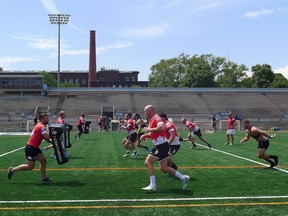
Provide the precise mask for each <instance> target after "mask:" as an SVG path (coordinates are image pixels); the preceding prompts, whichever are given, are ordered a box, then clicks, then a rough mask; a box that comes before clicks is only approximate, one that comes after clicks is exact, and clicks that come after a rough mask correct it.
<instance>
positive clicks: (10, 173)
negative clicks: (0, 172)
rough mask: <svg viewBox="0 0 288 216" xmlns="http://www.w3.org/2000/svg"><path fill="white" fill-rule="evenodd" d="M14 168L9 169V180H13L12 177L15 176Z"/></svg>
mask: <svg viewBox="0 0 288 216" xmlns="http://www.w3.org/2000/svg"><path fill="white" fill-rule="evenodd" d="M12 169H13V167H9V168H8V174H7V177H8V179H9V180H11V178H12V175H13V174H14V172H13V171H12Z"/></svg>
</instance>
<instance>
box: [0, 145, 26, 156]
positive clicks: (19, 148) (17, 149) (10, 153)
mask: <svg viewBox="0 0 288 216" xmlns="http://www.w3.org/2000/svg"><path fill="white" fill-rule="evenodd" d="M24 148H25V146H23V147H21V148H18V149H14V150H13V151H10V152H6V153H4V154H1V155H0V157H3V156H5V155H8V154H11V153H13V152H16V151H19V150H21V149H24Z"/></svg>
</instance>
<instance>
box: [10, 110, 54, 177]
mask: <svg viewBox="0 0 288 216" xmlns="http://www.w3.org/2000/svg"><path fill="white" fill-rule="evenodd" d="M38 118H39V122H38V123H37V124H36V125H35V127H34V129H33V131H32V133H31V136H30V138H29V140H28V142H27V145H26V146H25V154H26V164H21V165H19V166H17V167H14V168H13V167H9V168H8V179H9V180H10V179H11V178H12V175H13V174H14V173H15V172H18V171H27V170H33V169H34V167H35V162H36V160H37V161H39V163H40V172H41V181H44V182H47V181H50V180H51V179H50V178H49V177H47V175H46V163H47V160H46V158H45V156H44V155H43V153H42V151H41V149H40V148H39V146H40V144H41V142H42V140H43V139H45V140H46V141H48V142H51V141H50V135H49V133H48V131H47V128H46V125H47V124H48V123H49V116H48V114H46V113H40V114H39V116H38Z"/></svg>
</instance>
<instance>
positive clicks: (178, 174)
mask: <svg viewBox="0 0 288 216" xmlns="http://www.w3.org/2000/svg"><path fill="white" fill-rule="evenodd" d="M175 176H176V177H177V178H179V179H181V180H184V179H185V175H182V174H181V173H179V172H178V171H176V173H175Z"/></svg>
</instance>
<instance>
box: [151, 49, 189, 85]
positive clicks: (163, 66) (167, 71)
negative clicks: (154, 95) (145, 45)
mask: <svg viewBox="0 0 288 216" xmlns="http://www.w3.org/2000/svg"><path fill="white" fill-rule="evenodd" d="M188 58H189V56H188V55H185V54H181V55H179V56H178V57H177V58H171V59H167V60H164V59H162V60H161V61H160V62H159V63H157V64H155V65H153V66H152V67H151V71H152V73H151V74H150V75H149V86H150V87H178V86H179V84H180V82H181V79H182V77H183V75H184V74H185V71H186V69H187V62H188Z"/></svg>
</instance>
